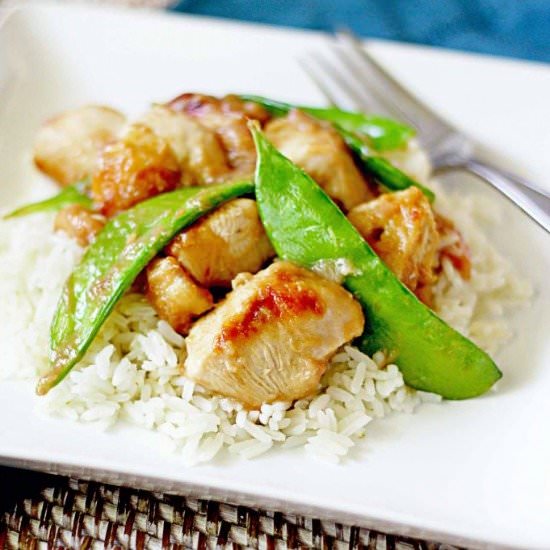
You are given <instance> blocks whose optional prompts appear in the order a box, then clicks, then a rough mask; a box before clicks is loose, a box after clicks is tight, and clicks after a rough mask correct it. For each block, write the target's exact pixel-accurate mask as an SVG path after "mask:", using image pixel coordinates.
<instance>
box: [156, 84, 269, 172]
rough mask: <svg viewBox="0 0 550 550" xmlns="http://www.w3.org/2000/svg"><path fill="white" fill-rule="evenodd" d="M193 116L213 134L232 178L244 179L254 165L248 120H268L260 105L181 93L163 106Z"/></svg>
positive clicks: (254, 149)
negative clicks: (218, 142) (223, 150)
mask: <svg viewBox="0 0 550 550" xmlns="http://www.w3.org/2000/svg"><path fill="white" fill-rule="evenodd" d="M167 106H168V107H169V108H170V109H172V110H174V111H177V112H179V113H186V114H188V115H189V116H192V117H194V118H195V119H196V120H197V121H199V122H200V123H201V124H202V125H203V126H204V127H205V128H209V129H210V130H212V131H214V132H216V134H217V135H218V137H219V139H220V141H221V143H222V144H223V147H224V149H225V151H226V153H227V159H228V162H229V165H230V166H231V168H232V170H233V175H232V177H233V178H236V177H248V176H251V175H252V174H253V173H254V168H255V166H256V148H255V147H254V141H253V139H252V134H251V133H250V130H249V129H248V126H247V121H248V118H255V119H258V120H260V121H265V120H267V118H268V117H269V115H268V114H267V112H266V111H265V110H264V109H263V108H262V107H261V106H260V105H255V104H252V103H249V102H244V101H241V100H240V99H239V98H237V97H235V96H228V97H226V98H223V99H218V98H215V97H212V96H207V95H201V94H182V95H180V96H178V97H176V98H175V99H173V100H172V101H170V102H169V103H168V105H167Z"/></svg>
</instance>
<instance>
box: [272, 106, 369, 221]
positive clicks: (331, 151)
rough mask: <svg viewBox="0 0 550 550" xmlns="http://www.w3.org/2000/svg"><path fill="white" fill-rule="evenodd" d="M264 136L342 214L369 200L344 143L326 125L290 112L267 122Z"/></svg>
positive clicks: (363, 182) (365, 184) (364, 183)
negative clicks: (321, 190) (306, 174)
mask: <svg viewBox="0 0 550 550" xmlns="http://www.w3.org/2000/svg"><path fill="white" fill-rule="evenodd" d="M265 135H266V137H267V138H268V139H269V140H270V141H271V143H273V145H274V146H275V147H276V148H277V149H279V151H280V152H281V153H282V154H283V155H285V156H286V157H288V158H289V159H290V160H291V161H292V162H294V163H295V164H297V165H298V166H299V167H300V168H302V169H303V170H305V171H306V172H307V173H308V174H309V175H310V176H311V177H312V178H313V179H314V180H315V181H316V182H317V183H318V184H319V185H320V186H321V187H322V188H323V189H324V190H325V192H326V193H327V194H328V195H329V196H330V197H331V198H332V199H333V200H334V201H335V202H336V203H338V204H339V205H340V206H342V207H343V209H344V210H345V211H348V210H350V209H351V208H353V207H354V206H357V205H358V204H361V203H362V202H365V201H368V200H370V199H372V198H373V196H374V194H373V193H372V192H371V191H370V189H369V187H368V185H367V182H366V181H365V179H364V178H363V176H362V175H361V173H360V172H359V170H358V168H357V166H355V163H354V161H353V158H352V156H351V154H350V152H349V151H348V149H347V147H346V144H345V143H344V141H343V140H342V138H341V137H340V135H339V134H338V132H336V130H334V128H333V127H332V126H331V125H330V124H328V123H324V122H321V121H317V120H314V119H313V118H311V117H310V116H308V115H306V114H305V113H302V112H301V111H297V110H293V111H291V112H290V113H289V114H288V115H287V116H285V117H282V118H277V119H274V120H272V121H271V122H269V123H268V124H267V126H266V127H265Z"/></svg>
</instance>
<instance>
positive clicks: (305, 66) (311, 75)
mask: <svg viewBox="0 0 550 550" xmlns="http://www.w3.org/2000/svg"><path fill="white" fill-rule="evenodd" d="M312 59H314V58H312ZM298 65H300V67H301V68H302V70H303V71H304V72H305V73H306V74H307V75H308V76H309V78H310V79H311V81H312V82H313V84H315V86H317V88H319V91H320V92H321V93H322V94H323V95H324V96H325V98H326V99H327V100H328V102H329V104H330V105H331V106H332V107H337V106H338V101H336V99H335V98H334V96H333V95H332V93H331V92H330V91H329V89H328V87H327V86H325V85H324V84H323V80H322V78H320V77H318V76H317V75H316V74H315V70H314V69H313V67H314V65H313V64H311V65H310V66H308V64H307V63H306V62H305V61H303V60H302V59H298Z"/></svg>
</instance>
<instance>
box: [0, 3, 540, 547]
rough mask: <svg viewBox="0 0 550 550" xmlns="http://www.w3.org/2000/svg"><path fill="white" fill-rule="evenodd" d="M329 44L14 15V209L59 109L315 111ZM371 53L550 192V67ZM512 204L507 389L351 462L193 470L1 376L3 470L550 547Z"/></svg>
mask: <svg viewBox="0 0 550 550" xmlns="http://www.w3.org/2000/svg"><path fill="white" fill-rule="evenodd" d="M323 40H324V39H323V38H322V37H321V36H320V35H317V34H312V33H302V32H295V31H287V30H278V29H272V28H265V27H258V26H250V25H241V24H234V23H227V22H224V23H222V22H217V21H215V20H211V19H201V18H189V17H181V16H170V15H164V14H160V13H158V14H157V13H150V14H142V13H135V12H132V13H130V12H127V13H126V12H112V11H107V10H101V9H90V8H85V7H71V8H66V7H36V8H32V9H27V10H23V11H20V12H17V13H15V14H13V15H12V16H11V17H10V18H8V19H7V21H5V22H4V24H3V26H2V28H1V29H0V166H1V169H0V201H2V205H3V206H9V205H11V204H15V203H16V202H19V201H20V200H22V199H23V198H25V196H27V195H29V194H31V193H35V192H37V190H38V192H45V191H46V190H47V189H48V188H47V184H46V183H45V181H44V180H42V179H41V178H40V177H39V176H38V175H37V174H36V173H35V171H34V169H33V168H32V166H31V162H30V152H29V148H30V145H31V143H32V138H33V134H34V132H35V130H36V128H37V126H38V125H39V124H40V122H41V121H43V120H44V119H45V118H47V117H48V116H50V115H52V114H53V113H55V112H56V111H60V110H63V109H66V108H68V107H72V106H75V105H79V104H82V103H86V102H91V101H93V102H98V103H107V104H111V105H114V106H116V107H119V108H121V109H123V110H125V111H127V112H130V113H138V112H139V111H141V110H143V109H144V108H145V107H146V106H147V105H148V103H149V102H150V101H152V100H162V99H168V98H170V97H172V96H174V95H176V94H177V93H180V92H182V91H189V90H197V91H205V92H211V93H225V92H228V91H243V92H244V91H247V92H250V93H261V94H265V95H270V96H273V97H276V98H281V99H289V100H294V101H301V102H312V103H313V102H320V101H321V98H320V97H319V95H318V93H317V91H316V90H315V88H314V87H313V86H312V84H311V83H310V82H309V81H308V79H307V78H306V77H305V76H304V74H303V73H302V71H301V70H300V69H299V67H298V65H297V63H296V57H297V55H299V54H302V53H303V52H304V51H306V50H309V49H315V48H317V47H322V46H323ZM372 47H373V51H374V52H375V53H376V54H377V55H379V56H380V58H381V59H382V60H383V61H384V62H386V63H387V64H388V65H389V66H390V67H391V68H392V69H394V70H395V71H396V73H397V74H398V75H399V76H400V77H402V78H403V80H404V81H405V82H406V83H407V84H409V85H410V86H411V87H413V88H414V89H415V90H417V92H418V93H419V94H420V95H422V96H423V97H425V98H427V99H428V100H429V101H431V102H432V103H433V104H434V105H435V106H437V107H438V108H439V109H440V110H441V111H442V112H444V113H445V114H446V115H448V116H449V117H450V118H451V119H453V120H454V121H456V122H457V123H459V124H460V125H461V126H463V127H464V128H465V129H466V130H468V131H469V132H471V134H472V135H475V136H476V137H478V138H479V139H481V140H482V141H483V142H485V143H486V144H489V145H490V146H491V147H493V148H494V149H496V150H497V151H499V153H500V154H501V155H503V156H504V157H506V158H507V161H508V163H511V164H512V167H513V168H515V169H516V170H518V171H519V172H520V173H522V174H523V175H525V176H530V177H534V178H536V179H537V181H538V182H539V183H540V184H542V185H547V186H549V188H550V184H549V178H548V174H550V155H548V150H549V149H550V130H549V128H550V125H549V124H548V123H549V122H550V107H549V105H550V102H548V98H549V97H550V70H549V68H548V67H545V66H543V65H536V64H525V63H517V62H507V61H502V60H496V59H491V58H482V57H475V56H467V55H462V54H457V53H447V52H442V51H436V50H432V49H427V48H417V47H415V48H413V47H408V46H402V45H396V44H389V43H377V44H374V45H372ZM496 200H500V199H496ZM503 208H504V213H505V218H504V219H505V220H506V223H505V224H503V225H502V226H501V227H498V228H492V231H493V233H494V234H495V237H496V240H497V243H498V245H499V246H500V248H501V250H502V251H503V252H504V253H505V254H508V255H510V256H511V257H512V258H513V260H514V262H515V263H516V264H517V265H518V266H519V267H520V268H521V270H522V271H523V272H524V273H525V274H528V275H529V276H530V277H531V278H532V279H533V281H534V283H535V285H537V287H538V295H537V297H536V299H535V301H534V304H533V305H532V307H530V308H529V309H528V310H525V311H523V312H520V313H519V314H518V315H517V316H516V327H517V328H518V330H519V329H521V336H520V337H517V338H515V339H514V340H513V341H512V342H510V345H509V346H508V347H507V349H506V350H505V352H504V353H503V354H501V356H500V357H499V360H500V364H501V365H502V368H503V370H504V371H505V377H504V379H503V381H502V383H501V384H500V386H499V392H498V393H497V394H492V395H490V396H486V397H484V398H481V399H477V400H472V401H467V402H460V403H458V402H456V403H446V404H444V405H442V406H436V405H433V406H425V407H423V408H422V409H421V410H420V412H419V413H418V414H416V415H413V416H395V417H392V418H390V419H388V420H385V421H383V422H380V423H379V424H375V425H374V426H373V429H372V430H371V434H370V438H369V440H368V441H367V443H366V444H365V445H364V446H362V447H361V449H360V450H359V451H357V452H356V453H355V454H353V455H352V457H351V459H350V460H348V461H347V462H346V463H345V464H344V465H342V466H331V465H325V464H323V463H319V462H315V461H312V459H309V458H307V457H306V456H305V455H304V454H303V453H302V452H301V451H294V452H286V453H283V452H280V453H277V454H272V455H270V456H266V457H263V458H260V459H258V460H254V461H252V462H249V463H247V462H239V461H236V460H235V461H233V460H225V461H223V462H221V463H220V462H218V463H216V464H214V465H209V466H201V467H194V468H184V467H183V466H182V465H181V463H180V462H179V460H178V457H177V456H176V455H170V454H166V453H164V452H163V451H162V449H161V448H160V446H159V441H160V440H159V438H157V437H155V436H154V435H152V434H149V433H147V432H144V431H140V430H138V429H135V428H130V427H128V428H124V429H117V430H115V431H114V432H108V433H103V432H99V431H97V430H96V429H95V428H93V427H90V426H86V425H78V424H75V423H71V422H68V421H60V420H54V419H51V418H45V417H42V416H39V415H38V414H37V412H36V411H35V404H36V402H37V398H36V397H35V396H34V395H33V387H32V384H30V383H22V382H18V383H15V382H2V383H0V418H1V421H0V430H1V433H0V461H1V462H2V463H4V464H13V465H23V466H29V467H33V468H40V469H43V470H49V471H54V472H62V473H72V474H76V475H79V476H91V477H94V478H96V479H102V480H108V481H113V482H118V483H127V484H132V485H135V486H143V487H154V488H161V489H168V490H169V489H174V490H185V491H193V492H195V493H197V494H200V495H202V496H214V497H216V498H229V499H231V500H233V501H238V502H240V503H243V504H246V503H248V504H252V505H254V506H264V507H278V508H279V509H284V510H292V511H300V512H302V513H306V514H307V513H310V514H318V515H320V516H322V517H329V518H336V519H339V520H341V521H344V522H355V523H358V524H360V525H365V526H370V527H375V528H378V529H391V530H395V531H397V532H401V533H403V534H405V533H411V534H414V535H416V536H425V537H430V538H435V539H439V540H444V541H451V542H452V541H454V542H462V543H467V544H469V545H472V546H484V545H507V546H516V547H526V548H549V547H550V529H549V525H550V519H549V518H550V467H549V465H550V438H549V435H548V434H549V433H550V432H549V429H548V425H549V423H550V399H549V398H548V395H549V393H550V365H548V357H549V356H550V347H549V344H550V342H549V338H548V334H549V328H550V317H549V313H550V287H549V285H548V284H547V282H546V274H547V273H548V272H550V258H549V254H548V252H549V249H548V247H549V241H548V239H547V237H546V236H545V235H544V234H543V232H542V230H539V229H538V228H536V227H535V226H534V225H533V224H531V223H529V222H527V221H526V220H525V218H523V217H522V216H521V215H520V214H519V213H517V212H516V211H515V210H514V209H513V208H512V207H510V206H509V205H507V204H503ZM0 270H1V266H0ZM0 273H1V271H0ZM0 308H1V306H0ZM2 322H9V320H5V319H4V320H2ZM1 361H2V359H1V356H0V363H1Z"/></svg>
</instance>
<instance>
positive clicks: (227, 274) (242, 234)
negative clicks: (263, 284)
mask: <svg viewBox="0 0 550 550" xmlns="http://www.w3.org/2000/svg"><path fill="white" fill-rule="evenodd" d="M166 251H167V253H168V254H169V255H171V256H174V257H175V258H177V260H178V262H179V263H180V264H181V265H182V266H183V267H184V268H185V269H186V270H187V271H188V272H189V273H190V274H191V275H192V276H193V278H194V279H195V280H196V281H197V282H199V283H200V284H201V285H204V286H206V287H210V286H220V287H229V286H230V285H231V280H232V279H233V278H234V277H235V276H236V275H237V274H239V273H241V272H243V271H248V272H251V273H255V272H256V271H258V270H259V269H260V268H261V267H262V265H263V264H264V262H265V261H266V260H268V259H269V258H271V257H272V256H274V255H275V252H274V250H273V248H272V247H271V243H270V242H269V239H268V238H267V235H266V234H265V231H264V227H263V225H262V222H261V221H260V217H259V215H258V209H257V207H256V202H255V201H253V200H252V199H235V200H232V201H230V202H228V203H226V204H224V205H222V206H221V207H220V208H218V209H216V210H215V211H214V212H212V213H211V214H209V215H208V216H206V217H204V218H202V219H200V220H199V221H198V222H197V223H195V224H194V225H192V226H191V227H190V228H189V229H186V230H185V231H182V232H181V233H180V234H179V235H178V236H177V237H176V238H175V239H173V240H172V242H171V243H170V244H169V245H168V247H167V249H166Z"/></svg>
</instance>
